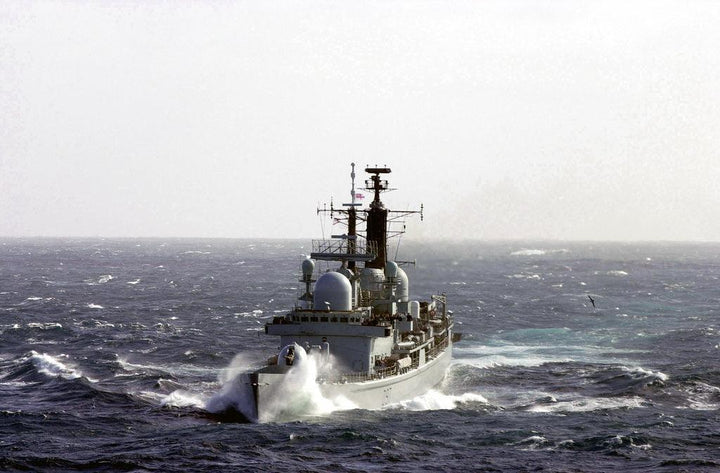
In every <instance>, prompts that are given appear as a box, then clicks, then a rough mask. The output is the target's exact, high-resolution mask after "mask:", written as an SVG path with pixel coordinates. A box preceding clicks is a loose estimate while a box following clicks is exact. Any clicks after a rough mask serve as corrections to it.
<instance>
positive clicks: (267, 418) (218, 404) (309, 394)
mask: <svg viewBox="0 0 720 473" xmlns="http://www.w3.org/2000/svg"><path fill="white" fill-rule="evenodd" d="M294 346H295V361H294V363H293V366H292V368H291V369H290V370H289V371H288V372H287V373H286V374H285V375H284V376H283V377H282V379H281V381H280V382H279V383H278V384H277V386H274V389H273V390H272V394H271V397H269V398H267V399H265V404H264V407H263V412H262V413H261V416H260V418H259V419H254V418H253V403H254V400H253V395H252V391H251V389H250V388H249V383H248V378H247V376H248V375H247V374H246V373H247V371H248V370H247V369H246V368H248V367H247V366H246V363H245V361H244V359H243V358H242V357H240V356H236V357H235V359H233V362H232V363H231V365H230V366H229V367H228V368H226V369H225V370H224V371H223V372H221V375H220V379H219V380H220V382H221V383H222V384H223V385H222V388H221V389H220V391H218V392H217V393H216V394H215V395H213V396H212V397H211V398H210V399H209V400H208V401H207V403H206V404H205V409H206V410H207V411H208V412H213V413H220V412H223V411H225V410H227V409H229V408H233V409H235V410H237V411H239V412H242V413H243V414H244V415H245V416H246V417H248V418H249V419H250V420H253V421H258V422H276V421H288V420H292V419H297V418H300V417H304V416H308V415H325V414H329V413H331V412H334V411H337V410H345V409H353V408H355V407H356V406H355V405H354V404H353V403H351V402H349V401H348V400H347V399H345V398H343V397H338V398H335V399H328V398H326V397H325V396H323V394H322V392H321V390H320V385H319V384H318V383H317V377H318V372H319V370H320V369H321V368H322V365H323V360H322V359H321V357H320V356H314V355H308V354H307V353H306V352H305V350H304V349H303V348H302V347H301V346H300V345H298V344H295V345H294ZM285 350H287V347H285V348H283V351H281V353H280V355H279V358H280V359H282V354H283V352H284V351H285Z"/></svg>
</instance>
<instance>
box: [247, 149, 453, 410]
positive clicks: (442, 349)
mask: <svg viewBox="0 0 720 473" xmlns="http://www.w3.org/2000/svg"><path fill="white" fill-rule="evenodd" d="M351 166H352V171H351V174H350V176H351V182H352V184H351V191H350V194H351V201H350V203H347V204H343V206H342V208H339V209H338V208H334V206H333V204H332V201H331V205H330V209H327V208H325V209H318V213H320V212H326V213H329V214H330V217H331V219H333V221H334V222H336V223H343V224H344V225H346V226H347V233H344V234H342V235H332V236H331V238H329V239H323V240H313V242H312V252H311V254H310V255H309V258H307V259H305V260H304V261H302V264H301V270H302V276H301V277H300V282H301V283H302V285H301V288H300V291H299V292H301V293H302V294H301V295H299V297H298V299H297V301H296V302H295V306H294V308H293V309H292V310H291V311H290V312H289V313H287V314H286V315H282V316H276V317H273V319H272V320H271V321H268V322H267V323H266V324H265V333H266V334H267V335H271V336H278V337H280V344H279V347H280V349H279V352H278V353H276V354H274V355H273V356H271V357H270V358H269V359H268V360H267V365H266V366H263V367H262V368H260V369H258V370H256V371H253V372H250V373H245V374H243V375H241V376H240V377H239V378H238V379H237V380H236V383H238V385H237V386H236V388H237V389H243V390H245V391H246V392H245V394H246V395H245V396H244V398H245V402H244V403H242V405H239V406H237V408H238V409H239V410H241V411H242V414H243V415H244V416H245V417H246V418H247V419H248V420H250V421H252V422H268V421H276V420H278V419H282V418H283V413H288V412H293V411H294V412H297V411H298V410H301V409H302V403H307V402H312V399H307V396H308V395H309V396H316V397H322V398H325V399H332V400H334V402H336V403H337V402H342V403H343V405H345V406H349V407H354V408H361V409H379V408H383V407H385V406H389V405H392V404H395V403H398V402H401V401H405V400H410V399H413V398H415V397H417V396H420V395H422V394H425V393H426V392H427V391H429V390H430V389H432V388H433V387H435V386H437V385H438V384H439V383H440V382H441V381H442V380H443V378H444V376H445V372H446V370H447V368H448V366H449V364H450V360H451V355H452V344H453V316H452V311H450V310H448V305H447V298H446V296H445V294H444V293H443V294H440V295H431V296H430V297H429V299H428V300H425V301H419V300H414V299H412V298H411V297H410V284H409V280H408V276H407V274H406V272H405V271H404V270H403V269H402V266H405V265H407V264H414V262H402V261H390V260H389V259H388V238H390V237H393V236H398V235H399V234H401V233H403V232H404V220H403V219H404V218H405V217H407V216H408V215H410V214H420V218H421V219H422V211H423V210H422V206H421V207H420V210H405V211H393V210H389V209H387V208H386V207H385V205H384V204H383V202H382V200H381V198H380V197H381V194H382V193H383V192H384V191H387V190H390V188H389V187H388V181H387V180H386V178H385V176H386V175H387V174H389V173H390V172H391V170H390V168H388V167H377V166H375V167H367V168H366V169H365V171H366V172H367V173H368V174H369V178H368V179H367V180H366V181H365V189H366V190H367V191H370V192H372V194H373V200H372V202H371V203H370V204H369V206H368V207H367V208H365V209H361V208H360V207H361V206H362V204H360V203H358V202H357V201H358V200H360V198H361V197H364V195H363V194H361V193H358V192H356V188H355V164H354V163H353V164H352V165H351ZM398 222H399V223H402V224H403V225H402V228H403V229H402V230H397V229H396V228H394V227H393V226H392V225H391V224H392V223H398ZM363 227H364V232H363V231H361V230H362V229H363ZM363 233H364V234H363ZM319 261H325V262H329V263H325V265H327V268H328V269H327V270H326V271H324V272H323V271H320V269H319V266H320V264H318V263H317V262H319ZM330 265H333V266H332V267H331V266H330ZM457 335H458V334H456V340H455V341H457V339H459V337H458V336H457ZM302 383H310V384H312V386H311V388H312V389H310V390H307V389H304V390H303V389H302V388H301V387H299V386H298V384H302ZM301 391H302V392H303V393H305V396H306V397H305V398H303V396H300V395H299V394H298V393H300V392H301ZM308 393H310V394H308ZM299 404H300V405H299Z"/></svg>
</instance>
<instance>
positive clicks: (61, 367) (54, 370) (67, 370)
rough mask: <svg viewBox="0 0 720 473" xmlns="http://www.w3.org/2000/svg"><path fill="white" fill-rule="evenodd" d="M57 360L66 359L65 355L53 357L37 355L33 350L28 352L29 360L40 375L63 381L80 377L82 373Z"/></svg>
mask: <svg viewBox="0 0 720 473" xmlns="http://www.w3.org/2000/svg"><path fill="white" fill-rule="evenodd" d="M58 358H67V355H58V356H57V357H53V356H52V355H48V354H47V353H42V354H40V353H38V352H36V351H35V350H33V351H31V352H30V357H29V360H30V362H31V363H32V364H33V366H35V368H36V369H37V370H38V373H42V374H44V375H46V376H50V377H52V378H57V377H62V378H64V379H77V378H80V377H81V376H82V373H81V372H80V371H78V370H76V369H74V368H72V367H70V366H68V365H67V364H65V363H63V362H61V361H60V360H59V359H58Z"/></svg>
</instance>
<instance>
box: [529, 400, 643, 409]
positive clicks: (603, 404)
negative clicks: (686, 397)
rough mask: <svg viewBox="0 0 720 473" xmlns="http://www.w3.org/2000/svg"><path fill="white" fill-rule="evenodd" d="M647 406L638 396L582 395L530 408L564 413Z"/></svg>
mask: <svg viewBox="0 0 720 473" xmlns="http://www.w3.org/2000/svg"><path fill="white" fill-rule="evenodd" d="M641 407H645V401H644V400H643V399H641V398H639V397H637V396H635V397H631V398H588V397H581V398H578V399H572V400H569V401H558V402H555V403H551V404H548V403H542V404H538V405H533V406H531V407H529V408H528V411H530V412H546V413H563V412H591V411H598V410H606V409H628V408H629V409H635V408H641Z"/></svg>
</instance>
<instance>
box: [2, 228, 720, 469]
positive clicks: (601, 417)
mask: <svg viewBox="0 0 720 473" xmlns="http://www.w3.org/2000/svg"><path fill="white" fill-rule="evenodd" d="M308 243H309V242H304V241H303V242H300V241H248V240H203V241H191V240H167V241H164V240H141V241H140V240H139V241H135V240H119V241H113V240H40V239H31V240H17V239H14V240H3V241H0V470H3V471H28V470H29V471H75V470H90V471H118V470H120V471H168V472H187V471H332V472H338V471H340V472H342V471H358V472H359V471H398V472H407V471H461V470H462V471H542V470H544V471H715V470H718V469H720V455H719V454H718V452H720V411H719V409H720V368H718V361H719V360H720V348H719V346H720V328H719V327H718V304H719V303H720V290H719V284H718V278H720V256H718V255H720V245H709V244H708V245H701V244H692V245H691V244H687V245H684V244H683V245H681V244H558V243H553V244H544V243H525V244H519V243H518V244H515V243H514V244H482V243H467V244H447V245H434V246H433V245H429V244H417V243H415V244H406V245H404V246H403V248H402V252H401V255H400V259H413V258H417V259H418V264H417V266H416V267H415V268H412V267H411V268H408V274H409V277H410V292H411V295H413V296H414V297H416V298H421V299H423V298H425V297H426V296H427V295H428V294H430V293H432V292H441V291H444V292H446V293H447V295H448V299H449V301H450V303H451V305H453V309H454V312H455V316H456V321H457V323H458V326H457V328H458V331H461V332H463V333H464V335H465V337H464V340H463V342H461V343H459V344H457V345H456V346H455V348H454V359H455V361H454V364H453V365H452V367H451V368H450V370H449V372H448V374H447V378H446V380H445V382H444V384H443V385H442V387H441V388H440V389H439V390H438V391H436V392H431V393H429V394H427V395H424V396H421V397H419V398H417V399H414V400H411V401H409V402H406V403H403V404H402V405H399V406H395V407H394V408H392V409H387V410H381V411H363V410H358V409H350V410H335V411H334V412H332V413H323V414H319V413H318V412H321V411H316V410H311V412H298V416H297V419H296V420H293V421H289V422H279V423H269V424H247V423H241V422H237V421H236V419H232V418H227V417H218V416H213V415H211V414H210V413H208V411H207V409H206V404H207V402H208V401H209V400H210V399H212V398H213V396H217V395H218V393H220V392H221V388H222V383H221V380H223V379H226V378H228V377H230V376H231V375H232V374H233V373H234V372H236V371H242V370H244V369H247V368H249V367H252V366H257V365H259V364H261V363H262V361H263V360H264V359H265V358H266V357H267V356H268V354H271V353H272V352H274V350H275V349H276V348H277V341H276V340H273V339H272V338H270V337H266V336H265V335H264V334H262V333H261V328H262V324H263V323H264V322H265V321H266V320H267V319H268V318H270V317H272V316H273V315H274V314H276V313H283V312H285V310H286V309H288V308H289V307H290V306H291V305H292V301H293V299H294V298H295V297H296V295H297V294H298V291H299V287H298V286H299V283H298V282H296V280H297V274H298V272H299V263H300V261H301V259H302V257H303V254H305V253H307V252H309V248H308V247H307V244H308ZM588 294H590V295H592V297H593V298H594V299H595V302H596V304H597V308H596V309H593V308H592V306H591V305H590V301H589V299H588V297H587V295H588ZM233 360H234V361H233ZM326 407H327V406H326Z"/></svg>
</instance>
